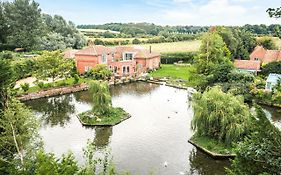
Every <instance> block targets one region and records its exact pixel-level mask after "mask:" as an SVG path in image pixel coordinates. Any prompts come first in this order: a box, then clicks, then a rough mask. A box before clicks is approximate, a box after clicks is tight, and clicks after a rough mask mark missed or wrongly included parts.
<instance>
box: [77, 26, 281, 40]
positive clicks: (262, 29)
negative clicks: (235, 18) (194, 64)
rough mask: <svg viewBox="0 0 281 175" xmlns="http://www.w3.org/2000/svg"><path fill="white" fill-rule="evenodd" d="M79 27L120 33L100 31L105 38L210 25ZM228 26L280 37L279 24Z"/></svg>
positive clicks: (192, 31) (191, 31)
mask: <svg viewBox="0 0 281 175" xmlns="http://www.w3.org/2000/svg"><path fill="white" fill-rule="evenodd" d="M77 27H78V28H80V29H103V30H112V31H118V32H120V33H118V34H113V33H110V32H106V33H101V34H99V35H100V36H104V37H105V38H116V37H118V36H121V35H123V36H126V37H137V36H142V37H147V36H158V35H159V34H160V33H161V32H166V33H185V34H199V33H204V32H207V31H208V30H209V28H210V27H212V26H168V25H167V26H160V25H155V24H153V23H107V24H102V25H85V24H84V25H78V26H77ZM229 27H230V28H239V29H241V30H245V31H248V32H251V33H252V34H254V35H258V36H263V35H272V36H274V37H281V31H280V30H281V25H280V24H271V25H264V24H260V25H250V24H246V25H244V26H229Z"/></svg>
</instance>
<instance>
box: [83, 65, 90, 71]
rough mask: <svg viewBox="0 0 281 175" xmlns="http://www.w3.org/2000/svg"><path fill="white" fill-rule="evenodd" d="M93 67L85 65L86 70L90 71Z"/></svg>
mask: <svg viewBox="0 0 281 175" xmlns="http://www.w3.org/2000/svg"><path fill="white" fill-rule="evenodd" d="M91 69H92V67H91V66H85V67H84V70H85V72H88V71H89V70H91Z"/></svg>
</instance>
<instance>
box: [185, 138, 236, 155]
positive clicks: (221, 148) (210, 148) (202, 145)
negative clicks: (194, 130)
mask: <svg viewBox="0 0 281 175" xmlns="http://www.w3.org/2000/svg"><path fill="white" fill-rule="evenodd" d="M189 142H190V143H192V144H193V145H194V146H195V147H197V148H199V149H201V150H202V151H204V152H206V153H208V154H209V155H211V156H212V157H214V158H231V157H235V152H234V149H235V147H233V146H231V145H226V144H225V143H223V142H220V141H218V140H216V139H212V138H210V137H206V136H199V135H196V134H195V135H193V136H192V138H191V139H190V140H189Z"/></svg>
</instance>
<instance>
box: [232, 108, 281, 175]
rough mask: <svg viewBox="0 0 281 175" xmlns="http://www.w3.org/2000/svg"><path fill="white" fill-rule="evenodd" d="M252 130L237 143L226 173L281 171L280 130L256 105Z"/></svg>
mask: <svg viewBox="0 0 281 175" xmlns="http://www.w3.org/2000/svg"><path fill="white" fill-rule="evenodd" d="M256 118H257V120H255V122H254V124H253V131H254V132H251V134H250V135H249V136H248V137H246V138H245V140H244V141H243V142H241V143H240V144H239V145H238V149H237V151H236V154H237V157H236V158H235V160H234V161H233V162H232V166H231V168H230V170H228V174H230V175H244V174H260V175H261V174H268V175H269V174H273V175H278V174H280V172H281V131H280V130H279V129H278V128H276V127H275V126H273V125H272V123H271V122H270V121H269V120H268V119H267V117H266V115H265V113H264V111H263V110H262V108H261V107H259V106H256Z"/></svg>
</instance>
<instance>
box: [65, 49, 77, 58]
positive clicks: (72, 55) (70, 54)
mask: <svg viewBox="0 0 281 175" xmlns="http://www.w3.org/2000/svg"><path fill="white" fill-rule="evenodd" d="M76 52H78V50H76V49H67V50H66V51H64V52H63V57H64V58H66V59H74V58H75V54H76Z"/></svg>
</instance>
